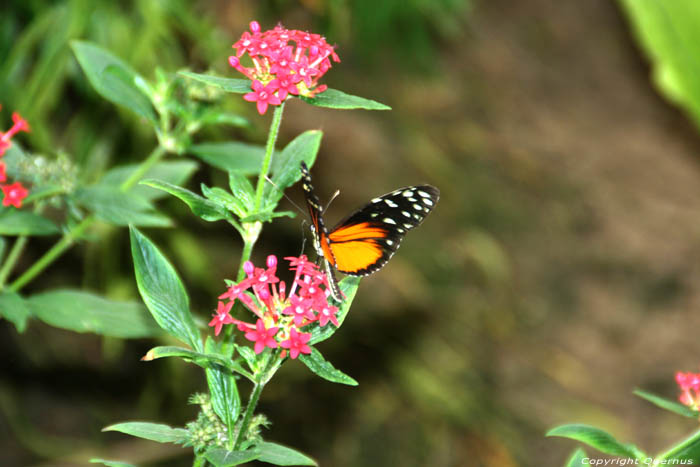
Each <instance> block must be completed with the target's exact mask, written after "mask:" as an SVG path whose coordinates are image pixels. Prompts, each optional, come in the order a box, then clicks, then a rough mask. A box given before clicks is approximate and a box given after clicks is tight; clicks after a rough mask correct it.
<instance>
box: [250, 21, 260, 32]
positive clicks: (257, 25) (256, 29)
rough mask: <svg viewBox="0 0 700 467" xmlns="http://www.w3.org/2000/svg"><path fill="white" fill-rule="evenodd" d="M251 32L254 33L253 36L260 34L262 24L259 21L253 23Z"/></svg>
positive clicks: (251, 23)
mask: <svg viewBox="0 0 700 467" xmlns="http://www.w3.org/2000/svg"><path fill="white" fill-rule="evenodd" d="M250 32H252V33H253V34H255V33H257V32H260V23H258V22H257V21H251V22H250Z"/></svg>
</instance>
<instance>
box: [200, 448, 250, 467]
mask: <svg viewBox="0 0 700 467" xmlns="http://www.w3.org/2000/svg"><path fill="white" fill-rule="evenodd" d="M259 456H260V451H259V450H257V449H247V450H245V451H229V450H227V449H223V448H211V449H208V450H207V451H206V452H205V453H204V458H205V459H206V460H208V461H209V462H211V463H212V464H214V465H215V466H216V467H228V466H231V465H239V464H243V463H244V462H250V461H253V460H255V459H257V458H258V457H259Z"/></svg>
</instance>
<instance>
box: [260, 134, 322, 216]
mask: <svg viewBox="0 0 700 467" xmlns="http://www.w3.org/2000/svg"><path fill="white" fill-rule="evenodd" d="M322 137H323V132H322V131H320V130H309V131H305V132H304V133H302V134H300V135H299V136H297V137H296V138H294V139H293V140H292V141H290V142H289V144H287V146H286V147H285V148H284V150H283V151H282V153H281V154H279V155H277V154H276V155H274V157H273V158H272V181H273V182H274V185H273V184H270V183H268V184H266V185H265V203H266V206H267V207H268V209H274V208H275V207H276V206H277V202H278V201H279V200H280V199H281V198H282V193H283V192H284V190H285V189H286V188H287V187H290V186H292V185H294V184H295V183H296V182H297V181H299V179H300V178H301V169H300V168H299V166H300V165H301V162H302V161H304V162H306V165H307V166H309V167H311V166H312V165H313V164H314V161H315V160H316V154H317V153H318V149H319V147H320V146H321V138H322Z"/></svg>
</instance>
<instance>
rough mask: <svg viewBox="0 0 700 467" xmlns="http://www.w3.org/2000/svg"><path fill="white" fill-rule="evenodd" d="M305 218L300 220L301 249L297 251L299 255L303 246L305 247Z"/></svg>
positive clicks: (302, 251)
mask: <svg viewBox="0 0 700 467" xmlns="http://www.w3.org/2000/svg"><path fill="white" fill-rule="evenodd" d="M306 224H307V222H306V219H304V220H303V221H301V251H300V252H299V256H301V255H303V254H304V248H306Z"/></svg>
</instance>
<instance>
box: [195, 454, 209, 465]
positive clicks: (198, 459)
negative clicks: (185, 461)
mask: <svg viewBox="0 0 700 467" xmlns="http://www.w3.org/2000/svg"><path fill="white" fill-rule="evenodd" d="M206 463H207V460H206V459H205V458H204V457H202V456H198V455H196V454H195V456H194V462H192V467H204V466H205V465H206Z"/></svg>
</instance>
